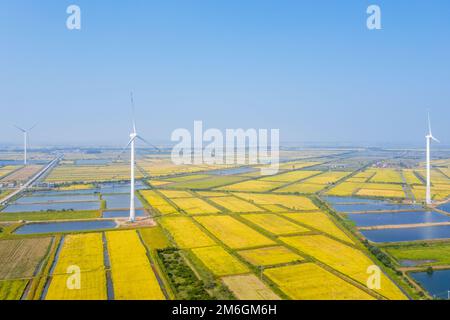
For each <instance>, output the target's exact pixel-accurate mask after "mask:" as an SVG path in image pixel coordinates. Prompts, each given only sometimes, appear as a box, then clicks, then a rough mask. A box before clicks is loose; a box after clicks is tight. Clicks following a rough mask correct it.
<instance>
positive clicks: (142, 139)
mask: <svg viewBox="0 0 450 320" xmlns="http://www.w3.org/2000/svg"><path fill="white" fill-rule="evenodd" d="M136 138H138V139H139V140H141V141H142V142H144V143H146V144H148V145H149V146H150V147H152V148H154V149H156V150H157V151H158V152H161V149H159V148H158V147H157V146H155V145H154V144H152V143H150V142H148V141H147V140H145V139H144V138H142V137H141V136H136Z"/></svg>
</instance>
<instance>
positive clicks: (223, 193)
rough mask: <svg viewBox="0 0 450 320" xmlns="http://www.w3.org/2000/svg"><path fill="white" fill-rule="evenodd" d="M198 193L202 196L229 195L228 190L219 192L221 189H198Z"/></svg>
mask: <svg viewBox="0 0 450 320" xmlns="http://www.w3.org/2000/svg"><path fill="white" fill-rule="evenodd" d="M196 193H197V194H199V195H200V196H202V197H206V198H209V197H226V196H228V195H229V193H227V192H219V191H197V192H196Z"/></svg>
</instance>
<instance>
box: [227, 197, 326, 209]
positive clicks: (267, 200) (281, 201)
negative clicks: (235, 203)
mask: <svg viewBox="0 0 450 320" xmlns="http://www.w3.org/2000/svg"><path fill="white" fill-rule="evenodd" d="M235 195H236V196H237V197H239V198H242V199H245V200H247V201H250V202H254V203H256V204H258V205H280V206H282V207H285V208H288V209H291V210H299V211H308V210H317V209H318V208H317V206H316V205H315V204H314V203H313V202H312V201H311V200H310V199H308V198H306V197H302V196H295V195H281V194H251V193H235Z"/></svg>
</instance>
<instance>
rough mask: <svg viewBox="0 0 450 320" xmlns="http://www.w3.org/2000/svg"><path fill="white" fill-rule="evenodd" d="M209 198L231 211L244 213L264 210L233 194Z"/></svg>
mask: <svg viewBox="0 0 450 320" xmlns="http://www.w3.org/2000/svg"><path fill="white" fill-rule="evenodd" d="M209 200H210V201H212V202H214V203H215V204H217V205H219V206H221V207H223V208H225V209H227V210H228V211H231V212H240V213H243V212H261V211H264V210H263V209H261V208H259V207H257V206H255V205H254V204H252V203H250V202H247V201H244V200H242V199H239V198H236V197H235V196H231V195H230V196H225V197H211V198H209Z"/></svg>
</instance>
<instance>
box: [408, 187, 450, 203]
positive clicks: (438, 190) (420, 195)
mask: <svg viewBox="0 0 450 320" xmlns="http://www.w3.org/2000/svg"><path fill="white" fill-rule="evenodd" d="M411 191H412V193H413V195H414V197H415V198H416V200H425V193H426V187H425V186H412V188H411ZM431 197H432V199H433V200H436V201H442V200H445V199H448V198H450V185H433V186H431Z"/></svg>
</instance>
